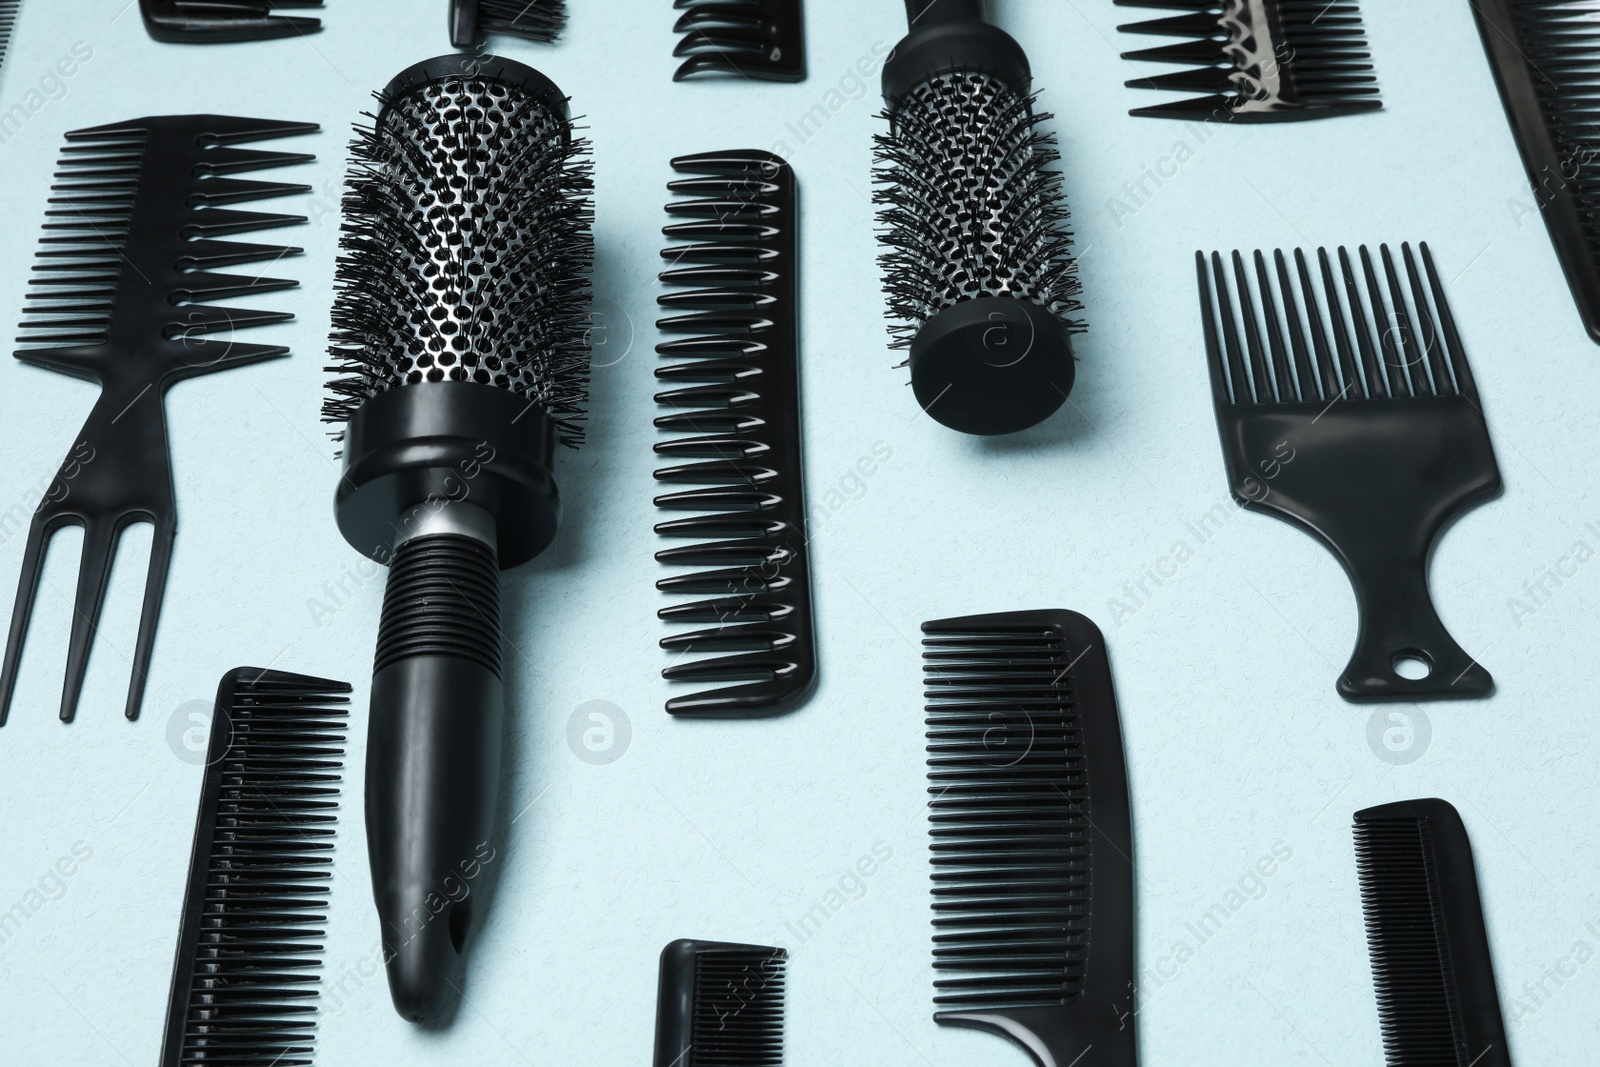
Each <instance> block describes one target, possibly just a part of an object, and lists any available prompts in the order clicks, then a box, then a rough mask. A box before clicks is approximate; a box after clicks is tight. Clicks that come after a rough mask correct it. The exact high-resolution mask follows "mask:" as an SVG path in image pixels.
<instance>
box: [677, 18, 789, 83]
mask: <svg viewBox="0 0 1600 1067" xmlns="http://www.w3.org/2000/svg"><path fill="white" fill-rule="evenodd" d="M672 6H673V7H675V8H677V9H678V10H680V11H682V12H683V15H682V16H681V17H680V18H679V19H678V24H677V25H676V26H674V27H673V28H672V30H673V32H674V33H681V34H683V40H681V41H679V42H678V47H677V48H675V49H673V52H672V54H673V55H675V56H677V57H679V58H681V59H682V60H683V63H682V64H680V65H679V67H678V69H677V71H676V72H675V73H674V74H673V75H672V80H673V81H676V82H681V81H683V80H684V79H686V78H691V77H694V76H695V75H697V74H738V75H741V76H742V77H745V78H756V79H759V80H761V81H771V82H798V81H805V77H806V37H805V26H804V19H803V16H802V13H801V7H800V0H675V2H674V3H673V5H672Z"/></svg>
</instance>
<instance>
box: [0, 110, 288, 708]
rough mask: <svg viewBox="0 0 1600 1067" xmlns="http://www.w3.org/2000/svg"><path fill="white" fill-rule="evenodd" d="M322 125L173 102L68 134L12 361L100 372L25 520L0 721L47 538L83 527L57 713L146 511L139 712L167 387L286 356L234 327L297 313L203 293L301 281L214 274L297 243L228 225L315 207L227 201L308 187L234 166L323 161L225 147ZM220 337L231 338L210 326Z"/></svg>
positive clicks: (164, 502)
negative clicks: (149, 529) (263, 239)
mask: <svg viewBox="0 0 1600 1067" xmlns="http://www.w3.org/2000/svg"><path fill="white" fill-rule="evenodd" d="M316 129H317V126H316V125H315V124H313V123H303V122H272V121H268V120H265V119H244V118H230V117H227V116H222V115H165V116H159V117H155V118H144V119H136V120H134V121H132V122H124V123H117V124H115V125H111V126H98V127H95V128H94V129H89V130H78V131H77V132H75V133H69V134H67V141H68V144H67V146H66V147H65V148H64V149H63V150H62V155H61V162H60V167H59V169H58V170H57V171H56V184H55V185H54V186H52V187H51V188H52V191H53V192H54V193H55V195H54V196H52V197H51V198H50V204H51V207H50V209H49V210H48V211H46V212H45V214H46V216H47V217H48V218H49V220H50V221H49V222H47V223H46V224H45V237H44V239H43V241H42V242H41V248H40V251H39V254H38V260H37V262H36V264H35V265H34V268H33V270H34V276H33V291H32V292H30V293H29V294H28V299H29V300H30V301H31V303H30V304H29V306H28V307H27V309H26V313H27V315H28V318H27V319H26V321H24V322H23V323H22V330H23V333H22V336H21V337H19V338H18V343H19V344H21V345H23V346H24V347H23V348H21V349H19V350H18V351H17V353H16V357H17V358H18V359H20V360H22V361H23V362H24V363H31V364H33V365H35V366H39V367H47V368H49V369H50V370H55V371H60V372H61V373H63V374H70V375H72V376H73V377H76V378H83V379H86V380H88V381H92V382H97V383H99V385H100V399H99V400H98V401H97V402H96V403H95V406H94V409H93V410H92V411H91V412H90V413H89V418H88V421H87V422H85V423H84V426H83V430H82V432H81V433H80V435H79V437H78V440H77V442H76V443H75V444H74V445H73V447H72V451H71V452H69V453H68V455H67V458H66V460H65V461H64V462H63V463H62V465H61V469H60V471H59V472H58V473H57V475H56V480H55V482H54V483H52V485H51V488H50V491H49V492H47V493H46V494H45V498H44V500H42V501H41V502H40V504H39V507H38V510H36V511H35V512H34V515H33V524H32V526H31V527H29V530H28V543H27V548H26V550H25V551H24V553H23V558H22V577H21V580H20V581H19V582H18V585H17V601H16V607H15V608H14V609H13V611H12V615H11V632H10V636H9V638H8V639H7V642H6V653H5V665H4V668H3V669H0V724H3V723H4V722H5V718H6V713H7V711H8V710H9V709H10V706H11V697H12V692H13V690H14V689H15V687H16V681H17V665H18V663H19V661H20V659H21V656H22V645H23V639H24V637H25V636H26V634H27V632H28V619H29V616H30V614H31V613H32V610H33V599H34V594H35V592H36V590H37V586H38V582H39V568H40V564H41V563H42V562H43V559H44V549H45V545H46V543H47V542H48V541H49V540H50V538H51V536H52V535H53V534H54V533H55V532H56V531H57V530H59V529H61V528H62V527H64V526H82V527H83V530H84V538H83V560H82V565H81V567H80V569H79V571H78V591H77V601H76V604H75V606H74V611H73V619H72V639H71V643H70V644H69V646H68V649H67V673H66V685H65V688H64V690H63V692H62V696H61V719H62V721H63V722H70V721H71V720H72V717H73V714H74V711H75V710H76V708H77V704H78V694H79V691H80V689H81V688H82V685H83V677H84V671H85V669H86V668H87V666H88V659H89V646H90V644H91V642H92V641H93V639H94V633H95V625H96V622H97V620H98V619H99V616H100V605H101V601H102V599H103V598H104V596H105V589H106V580H107V578H108V576H109V573H110V568H111V560H112V558H113V556H114V555H115V553H116V546H117V541H118V539H119V538H120V537H121V536H122V531H123V530H124V529H126V528H127V527H128V526H130V525H132V524H133V523H136V522H148V523H151V524H153V525H154V526H155V534H154V539H153V541H152V543H151V546H150V571H149V577H148V580H147V583H146V586H145V595H144V608H143V614H142V616H141V618H140V621H139V637H138V643H137V645H136V646H135V649H134V654H133V677H132V681H131V682H130V684H129V687H128V702H127V708H126V714H127V716H128V718H130V719H133V718H137V717H138V715H139V704H140V701H141V700H142V699H143V696H144V683H145V673H146V671H147V670H148V669H149V666H150V653H151V649H152V645H153V642H154V640H155V629H156V620H157V618H158V616H159V615H160V613H161V598H162V593H163V591H164V590H165V588H166V581H167V566H168V563H169V561H170V560H171V555H172V541H173V537H174V536H175V534H176V531H177V522H178V515H177V509H176V506H175V504H174V502H173V492H172V462H171V459H170V458H169V457H168V454H167V427H166V415H165V412H164V411H163V397H164V396H165V395H166V391H167V389H169V388H170V387H171V386H172V385H173V384H174V383H176V382H179V381H182V380H183V379H185V378H193V377H196V376H198V375H201V374H211V373H213V372H215V371H220V370H228V369H230V368H232V367H239V366H243V365H245V364H247V363H259V362H261V361H263V360H268V359H276V358H277V357H279V356H282V355H284V354H286V353H287V352H288V349H286V348H284V347H282V346H281V345H250V344H243V343H241V342H238V341H235V340H233V339H232V336H231V335H232V333H233V331H235V330H239V329H243V328H245V327H248V326H258V325H262V324H265V323H273V322H283V321H285V320H288V319H292V318H294V316H293V315H291V314H287V313H284V312H277V311H260V310H257V309H254V308H248V309H247V308H227V307H217V306H215V305H213V304H211V303H209V301H213V300H226V299H231V298H234V297H240V296H251V295H254V294H257V293H267V292H273V291H275V290H279V289H290V288H293V287H294V286H295V285H296V284H297V283H295V282H292V281H280V280H278V279H275V278H267V277H263V276H261V275H260V274H252V275H250V276H245V275H231V274H217V273H213V271H214V269H216V268H220V267H231V266H236V265H239V264H244V263H257V262H261V261H273V262H276V261H277V260H278V259H281V258H282V257H284V256H289V255H298V254H299V252H300V249H298V248H289V247H276V246H272V245H258V244H242V243H239V242H236V241H229V240H221V239H220V238H224V237H229V236H231V235H234V234H239V233H245V232H248V231H251V230H261V229H268V228H272V227H277V226H285V225H289V224H291V223H301V222H305V221H306V220H305V218H304V217H303V216H299V215H272V214H266V213H263V212H253V211H252V212H247V211H237V210H234V209H233V208H232V207H231V206H228V205H233V204H237V203H240V202H243V201H250V200H260V199H263V198H266V197H276V196H284V195H287V194H291V193H304V192H307V191H309V189H310V186H308V185H287V184H282V183H278V182H261V181H250V180H245V179H241V178H237V177H234V175H236V174H239V173H242V172H248V171H253V170H260V169H262V168H266V167H279V166H284V165H287V164H293V163H305V162H309V161H310V160H312V159H313V158H314V157H313V156H309V155H303V154H301V153H297V152H264V151H259V150H255V149H243V148H235V147H231V146H232V145H236V144H239V143H241V142H247V141H260V140H264V139H266V138H270V137H287V136H291V135H297V134H304V133H312V132H315V131H316ZM219 333H220V334H225V335H228V336H227V337H226V338H225V339H220V340H219V339H213V338H211V337H209V336H208V335H210V334H219Z"/></svg>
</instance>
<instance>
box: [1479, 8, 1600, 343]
mask: <svg viewBox="0 0 1600 1067" xmlns="http://www.w3.org/2000/svg"><path fill="white" fill-rule="evenodd" d="M1472 11H1473V14H1474V15H1475V16H1476V17H1477V21H1478V31H1479V34H1480V35H1481V36H1482V38H1483V47H1484V50H1485V52H1487V54H1488V57H1489V67H1490V70H1492V71H1493V73H1494V80H1495V85H1496V86H1498V87H1499V90H1500V100H1501V102H1502V104H1503V105H1504V107H1505V112H1506V119H1507V121H1509V122H1510V124H1511V132H1512V134H1513V135H1514V136H1515V138H1516V142H1517V148H1518V149H1519V151H1520V152H1521V154H1522V165H1523V167H1524V168H1525V169H1526V171H1527V174H1528V181H1529V182H1530V183H1531V184H1532V186H1533V190H1534V199H1535V200H1536V201H1537V203H1538V205H1539V211H1540V213H1541V214H1542V215H1543V216H1544V222H1545V227H1546V228H1547V229H1548V230H1549V231H1550V240H1551V242H1552V243H1553V244H1554V245H1555V249H1556V257H1557V258H1558V259H1559V260H1560V261H1561V269H1562V271H1564V272H1565V273H1566V276H1567V286H1568V288H1570V289H1571V290H1572V298H1573V300H1575V301H1576V302H1577V305H1578V313H1579V315H1580V316H1582V318H1583V325H1584V328H1585V329H1586V330H1588V331H1589V336H1590V337H1591V338H1593V339H1594V340H1595V341H1597V342H1600V161H1597V156H1600V145H1597V143H1596V136H1595V126H1594V122H1595V118H1596V116H1597V114H1600V32H1596V29H1597V24H1596V23H1595V22H1594V9H1593V7H1592V5H1590V4H1587V3H1585V2H1583V0H1542V2H1537V3H1530V2H1528V0H1472Z"/></svg>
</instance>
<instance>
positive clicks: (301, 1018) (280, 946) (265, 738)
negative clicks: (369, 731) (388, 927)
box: [161, 667, 350, 1067]
mask: <svg viewBox="0 0 1600 1067" xmlns="http://www.w3.org/2000/svg"><path fill="white" fill-rule="evenodd" d="M349 692H350V687H349V686H348V685H346V684H345V683H344V682H330V681H325V680H323V679H320V678H306V677H303V676H301V675H298V674H285V673H284V672H282V671H270V670H263V669H261V668H258V667H240V668H238V669H237V670H233V671H229V672H228V673H227V674H226V675H224V676H223V679H222V684H221V686H219V687H218V689H217V702H216V707H215V713H214V715H213V717H212V720H211V743H210V746H209V747H208V748H207V750H206V773H205V784H204V785H203V786H202V788H201V792H200V812H199V814H198V816H196V819H195V830H194V848H193V851H192V852H191V853H190V857H189V886H188V889H187V891H186V892H185V893H184V898H183V924H182V927H181V931H180V933H179V936H178V952H177V963H176V965H175V966H174V969H173V976H172V994H171V996H170V998H169V999H168V1001H167V1025H166V1035H165V1037H164V1038H163V1040H162V1053H161V1065H162V1067H186V1065H193V1064H208V1063H216V1064H228V1065H230V1067H256V1065H259V1067H267V1065H272V1067H310V1064H311V1053H312V1048H313V1041H314V1037H315V1026H316V1012H317V1006H316V997H317V986H318V983H319V981H320V977H321V976H320V968H321V966H322V961H321V960H320V959H318V958H317V957H318V954H319V953H321V952H322V947H323V946H322V938H323V934H324V931H323V924H324V923H326V922H327V919H328V889H329V880H330V878H331V876H332V871H333V860H332V855H331V854H332V851H333V835H334V825H335V823H336V821H337V814H336V813H337V810H338V806H339V772H340V769H341V768H342V766H343V764H342V762H341V760H342V758H343V756H344V750H343V748H341V747H340V746H341V745H342V744H343V743H344V730H345V727H346V725H347V724H346V721H345V717H346V715H347V714H348V709H347V708H346V707H345V706H344V705H345V704H347V703H348V701H349V698H348V697H347V696H346V695H345V694H347V693H349Z"/></svg>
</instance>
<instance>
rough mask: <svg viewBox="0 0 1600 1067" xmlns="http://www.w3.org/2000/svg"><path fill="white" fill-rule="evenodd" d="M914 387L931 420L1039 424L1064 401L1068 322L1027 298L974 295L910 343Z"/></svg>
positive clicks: (1069, 372) (977, 429) (989, 432)
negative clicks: (974, 296) (1066, 323)
mask: <svg viewBox="0 0 1600 1067" xmlns="http://www.w3.org/2000/svg"><path fill="white" fill-rule="evenodd" d="M910 362H911V390H912V392H913V393H915V394H916V397H917V403H918V404H920V405H922V409H923V410H924V411H926V412H927V413H928V414H929V415H931V416H932V417H933V418H934V420H935V421H937V422H940V423H942V424H943V425H945V426H948V427H950V429H952V430H959V431H960V432H962V433H970V434H976V435H980V436H995V435H998V434H1007V433H1016V432H1017V431H1019V430H1026V429H1028V428H1029V427H1030V426H1037V425H1038V424H1039V423H1041V422H1043V421H1044V420H1045V419H1047V418H1049V417H1050V416H1051V415H1053V414H1055V412H1056V411H1057V410H1058V409H1059V408H1060V407H1061V405H1062V404H1064V403H1066V401H1067V396H1068V394H1070V393H1071V392H1072V382H1073V378H1074V376H1075V375H1076V368H1075V366H1074V362H1073V356H1072V339H1071V337H1070V335H1069V334H1068V333H1067V327H1066V325H1065V324H1064V323H1063V322H1062V321H1061V320H1060V319H1058V318H1056V317H1055V316H1054V315H1053V314H1051V313H1050V312H1049V311H1048V310H1047V309H1045V308H1043V307H1040V306H1039V305H1038V304H1035V303H1033V302H1031V301H1028V300H1016V299H1011V298H1008V297H979V298H978V299H976V300H967V301H963V302H962V303H959V304H956V305H953V306H952V307H948V308H946V309H944V310H943V311H941V312H939V313H938V314H937V315H935V316H933V318H931V319H929V320H928V321H927V322H926V323H925V324H924V325H923V327H922V329H921V330H920V331H919V332H918V333H917V336H916V339H915V340H913V341H912V342H911V361H910Z"/></svg>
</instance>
